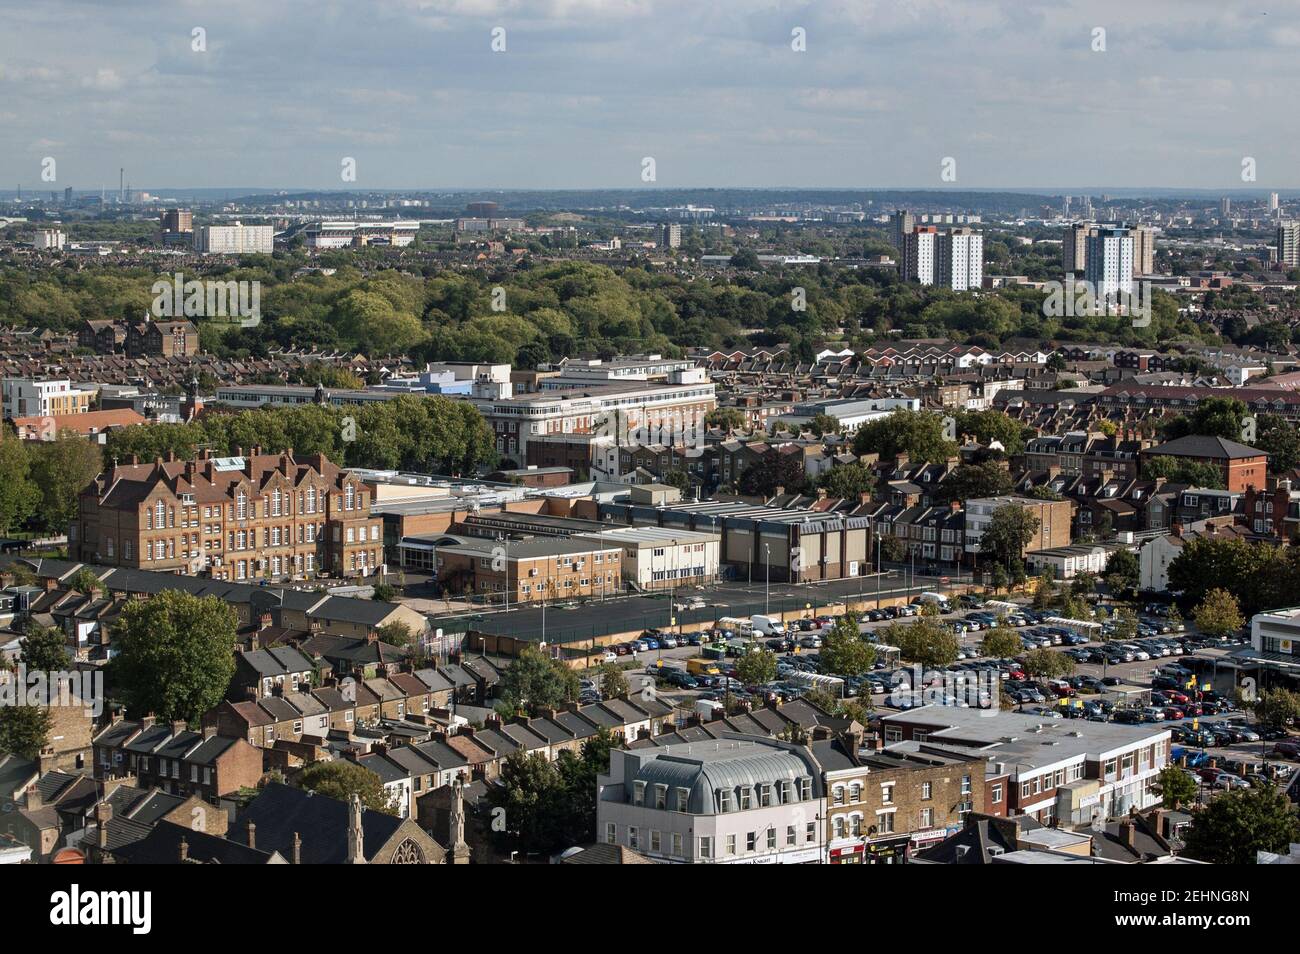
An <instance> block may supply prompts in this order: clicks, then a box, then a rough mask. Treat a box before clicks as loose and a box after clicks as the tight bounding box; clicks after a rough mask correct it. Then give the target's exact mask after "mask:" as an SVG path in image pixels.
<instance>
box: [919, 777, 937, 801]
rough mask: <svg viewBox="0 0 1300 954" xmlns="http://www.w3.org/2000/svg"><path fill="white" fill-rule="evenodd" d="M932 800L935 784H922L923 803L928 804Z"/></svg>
mask: <svg viewBox="0 0 1300 954" xmlns="http://www.w3.org/2000/svg"><path fill="white" fill-rule="evenodd" d="M932 798H934V783H933V782H922V783H921V801H923V802H928V801H929V800H930V799H932Z"/></svg>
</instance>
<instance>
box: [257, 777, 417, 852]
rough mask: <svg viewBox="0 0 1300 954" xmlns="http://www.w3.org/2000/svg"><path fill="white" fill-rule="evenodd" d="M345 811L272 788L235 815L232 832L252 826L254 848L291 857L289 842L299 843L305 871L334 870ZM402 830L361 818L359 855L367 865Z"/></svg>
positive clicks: (324, 800)
mask: <svg viewBox="0 0 1300 954" xmlns="http://www.w3.org/2000/svg"><path fill="white" fill-rule="evenodd" d="M348 811H349V808H348V805H347V803H346V802H342V801H339V800H338V799H336V798H329V797H328V796H325V795H316V794H313V793H312V792H308V791H304V790H303V789H300V788H293V787H291V786H289V785H282V784H280V783H279V782H271V783H270V784H269V785H267V786H266V787H265V788H263V789H262V791H261V793H260V794H259V795H258V796H257V797H256V798H255V799H253V800H252V801H251V802H249V803H248V806H247V807H246V808H245V809H244V810H243V811H242V812H240V813H239V818H238V821H236V823H235V824H234V825H232V826H231V831H236V832H238V831H245V830H246V829H247V824H248V822H250V821H251V822H253V824H254V825H256V826H257V833H256V837H257V844H258V845H260V846H261V847H263V848H265V849H267V850H274V851H278V852H279V853H280V854H281V855H283V856H284V857H287V858H289V857H293V836H294V834H295V833H296V834H297V835H298V837H299V838H300V839H301V849H300V855H299V857H300V859H301V861H302V863H303V864H305V865H338V864H343V863H344V862H345V861H346V860H347V845H348V837H347V836H348ZM401 825H402V820H401V819H400V818H396V817H394V816H392V815H386V814H384V813H383V812H375V811H363V812H362V813H361V830H362V833H363V834H362V852H363V853H364V854H365V856H366V859H367V860H369V859H371V858H373V857H374V856H375V853H376V852H377V851H379V849H380V848H382V847H383V846H384V844H385V843H386V842H387V841H388V840H389V839H390V838H392V837H393V834H394V833H395V832H396V831H397V829H398V828H400V827H401Z"/></svg>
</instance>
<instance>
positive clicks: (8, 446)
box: [0, 435, 41, 534]
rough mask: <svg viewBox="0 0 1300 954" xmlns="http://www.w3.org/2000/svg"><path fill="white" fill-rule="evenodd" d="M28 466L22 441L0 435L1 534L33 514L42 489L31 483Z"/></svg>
mask: <svg viewBox="0 0 1300 954" xmlns="http://www.w3.org/2000/svg"><path fill="white" fill-rule="evenodd" d="M31 469H32V464H31V455H30V454H28V452H27V447H26V446H25V443H24V442H23V441H22V440H19V439H18V438H17V437H12V436H9V435H3V436H0V534H9V533H12V532H13V531H14V530H15V529H17V528H18V527H21V526H22V525H23V524H25V523H26V522H27V521H28V520H30V519H31V518H32V517H33V516H34V515H35V513H36V508H37V506H38V504H39V503H40V500H41V491H40V488H39V487H37V486H36V484H35V483H33V482H32V478H31Z"/></svg>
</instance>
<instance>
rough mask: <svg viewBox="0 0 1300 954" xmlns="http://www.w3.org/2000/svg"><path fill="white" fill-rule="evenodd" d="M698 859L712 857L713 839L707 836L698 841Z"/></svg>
mask: <svg viewBox="0 0 1300 954" xmlns="http://www.w3.org/2000/svg"><path fill="white" fill-rule="evenodd" d="M700 857H701V858H712V857H713V839H712V838H710V837H709V836H708V835H705V836H703V837H702V838H701V839H700Z"/></svg>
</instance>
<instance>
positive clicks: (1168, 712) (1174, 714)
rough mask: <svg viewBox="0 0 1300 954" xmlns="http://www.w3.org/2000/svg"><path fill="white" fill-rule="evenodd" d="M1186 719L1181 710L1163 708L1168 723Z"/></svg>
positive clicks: (1169, 707) (1168, 707)
mask: <svg viewBox="0 0 1300 954" xmlns="http://www.w3.org/2000/svg"><path fill="white" fill-rule="evenodd" d="M1186 717H1187V716H1186V715H1185V714H1184V712H1183V710H1182V709H1176V708H1174V707H1173V706H1165V718H1166V719H1168V720H1169V721H1170V722H1175V721H1177V720H1179V719H1185V718H1186Z"/></svg>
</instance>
